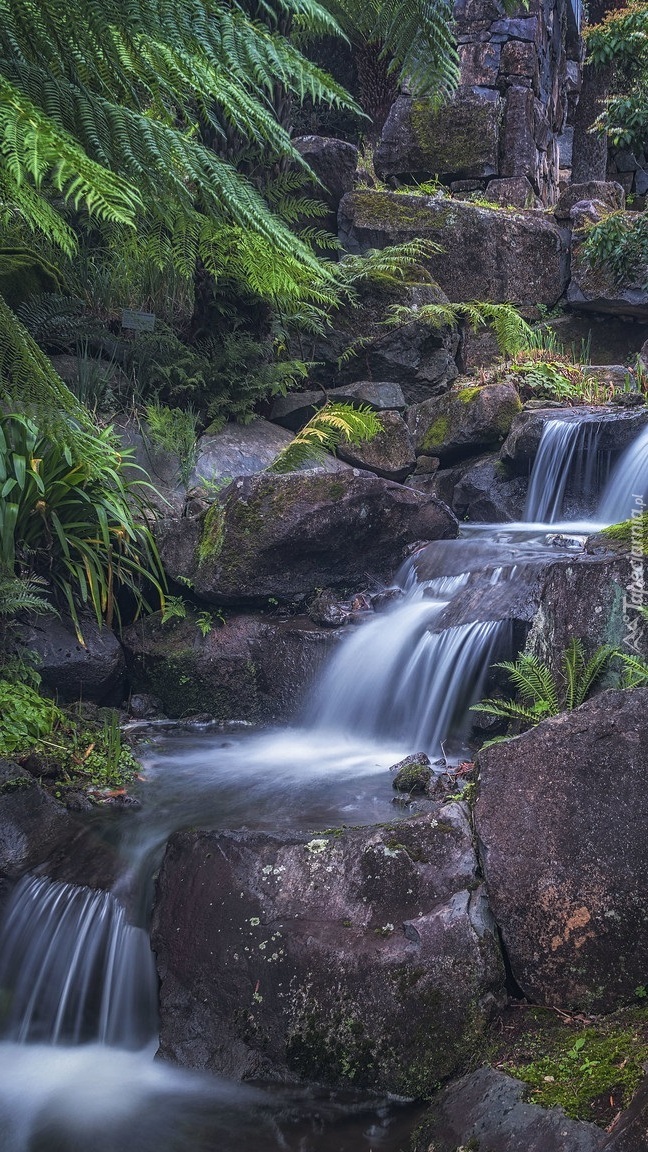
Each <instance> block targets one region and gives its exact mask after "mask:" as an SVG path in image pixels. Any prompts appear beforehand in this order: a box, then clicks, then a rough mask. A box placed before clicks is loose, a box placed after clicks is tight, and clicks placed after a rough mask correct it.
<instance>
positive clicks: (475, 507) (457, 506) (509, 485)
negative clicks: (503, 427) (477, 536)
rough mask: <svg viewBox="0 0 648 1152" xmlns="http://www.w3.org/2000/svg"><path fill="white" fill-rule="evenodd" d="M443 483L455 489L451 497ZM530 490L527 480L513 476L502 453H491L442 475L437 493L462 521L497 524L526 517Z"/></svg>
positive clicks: (452, 489)
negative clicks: (526, 502) (527, 498)
mask: <svg viewBox="0 0 648 1152" xmlns="http://www.w3.org/2000/svg"><path fill="white" fill-rule="evenodd" d="M442 485H444V486H445V485H449V486H450V488H451V492H448V495H447V498H446V496H445V495H443V491H444V488H442ZM526 492H527V485H526V482H525V481H524V480H522V478H521V477H519V476H514V477H512V478H511V477H509V475H508V474H507V469H506V468H505V466H504V465H503V464H502V462H501V460H500V459H499V458H498V456H496V455H492V454H491V455H488V456H484V457H482V458H481V459H479V460H476V461H470V463H469V464H468V465H463V466H462V465H459V466H458V467H456V468H453V469H451V470H449V471H446V472H444V473H443V475H439V489H438V492H437V495H438V496H439V497H440V499H441V500H445V502H446V503H447V504H448V505H449V506H450V508H452V511H453V512H454V514H455V516H456V517H457V519H458V520H471V521H474V522H476V523H479V524H497V523H501V522H506V521H509V522H510V521H515V520H521V519H522V514H523V512H524V504H525V501H526Z"/></svg>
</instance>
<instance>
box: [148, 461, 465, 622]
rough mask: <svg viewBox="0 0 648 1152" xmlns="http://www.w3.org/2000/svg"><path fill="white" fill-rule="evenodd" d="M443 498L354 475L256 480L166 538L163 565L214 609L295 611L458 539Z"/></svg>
mask: <svg viewBox="0 0 648 1152" xmlns="http://www.w3.org/2000/svg"><path fill="white" fill-rule="evenodd" d="M457 531H458V525H457V521H456V520H455V518H454V516H453V515H452V513H451V512H450V510H449V509H448V508H446V506H445V505H444V504H442V503H441V502H440V501H439V500H437V499H436V497H434V496H426V495H424V494H423V493H420V492H415V491H413V489H411V488H405V487H403V486H401V485H400V484H395V483H392V482H390V481H388V480H383V479H380V478H379V477H377V476H369V475H368V474H364V475H358V474H357V473H355V472H354V471H353V470H352V469H348V470H347V471H345V472H341V473H339V474H338V475H327V474H324V473H321V474H316V473H312V472H302V473H289V474H287V475H273V474H270V473H265V474H264V475H261V476H247V477H243V478H241V479H239V480H237V481H236V482H235V483H234V484H231V485H230V487H229V488H227V489H226V490H225V491H224V492H223V493H222V494H221V496H220V497H219V499H218V500H217V501H216V503H214V504H213V505H212V506H211V507H210V508H209V509H208V510H207V512H206V513H204V514H202V515H201V516H197V517H185V518H183V519H182V520H175V521H167V522H166V523H164V524H163V525H161V527H160V529H159V539H160V553H161V556H162V561H163V563H164V566H165V568H166V571H167V572H168V574H169V576H171V577H172V578H173V579H174V580H178V579H179V578H181V579H185V580H190V581H191V584H192V586H193V590H194V592H195V593H196V595H197V596H199V597H200V598H201V599H203V600H205V601H207V602H208V603H212V604H234V605H236V604H255V605H258V604H264V603H267V601H268V600H269V599H271V598H272V599H274V600H280V601H283V602H286V601H288V602H295V601H300V600H303V598H304V597H306V596H308V595H311V594H313V593H314V592H315V591H316V590H317V589H318V588H329V587H331V588H340V587H343V588H347V589H351V590H353V591H357V590H358V589H360V588H365V587H366V586H367V584H368V582H370V581H372V580H386V579H389V578H390V577H391V576H392V575H393V572H394V570H395V568H396V567H397V565H398V563H399V561H400V559H401V553H402V549H403V547H404V546H405V545H407V544H410V543H414V542H415V541H417V540H436V539H447V538H450V537H455V536H456V535H457Z"/></svg>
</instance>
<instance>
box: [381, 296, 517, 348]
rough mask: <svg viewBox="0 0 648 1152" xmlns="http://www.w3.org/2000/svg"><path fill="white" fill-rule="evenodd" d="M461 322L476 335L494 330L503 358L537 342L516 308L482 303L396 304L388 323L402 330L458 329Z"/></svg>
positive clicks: (477, 301) (510, 305)
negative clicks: (423, 327) (424, 327)
mask: <svg viewBox="0 0 648 1152" xmlns="http://www.w3.org/2000/svg"><path fill="white" fill-rule="evenodd" d="M460 321H461V322H463V323H465V324H467V325H468V326H469V327H470V328H471V329H472V330H473V331H475V330H476V329H478V328H481V327H484V326H489V327H491V328H492V329H493V331H494V333H495V337H496V339H497V343H498V345H499V349H500V352H501V353H502V355H503V356H515V355H516V354H517V353H519V352H520V351H521V350H522V348H524V347H526V346H528V345H529V342H530V341H532V339H533V329H532V328H531V327H530V325H529V324H527V322H526V320H524V319H523V317H522V316H521V315H520V313H519V312H518V310H517V308H514V306H513V305H512V304H489V303H487V302H484V301H480V300H473V301H470V302H468V303H464V304H451V303H447V304H424V305H422V306H421V307H417V308H411V307H407V306H406V305H402V304H395V305H393V306H392V308H391V309H390V317H389V320H388V323H389V324H391V325H395V326H398V327H401V326H403V325H405V324H415V323H419V324H421V323H423V324H429V325H430V327H432V328H441V327H443V326H444V325H448V326H450V327H454V325H456V324H458V323H459V322H460Z"/></svg>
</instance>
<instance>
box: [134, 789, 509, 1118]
mask: <svg viewBox="0 0 648 1152" xmlns="http://www.w3.org/2000/svg"><path fill="white" fill-rule="evenodd" d="M475 868H476V861H475V857H474V854H473V848H472V843H471V834H470V825H469V822H468V819H467V815H466V812H465V810H464V809H463V808H462V807H461V806H459V805H454V804H450V805H445V806H443V807H439V808H438V809H437V810H436V815H435V816H434V817H433V818H432V819H431V818H430V816H429V815H425V816H420V817H414V818H413V819H410V820H405V821H401V822H398V823H396V824H394V825H392V826H382V827H379V828H362V829H354V830H348V831H343V832H341V833H340V834H337V833H336V834H322V835H315V836H312V837H308V836H304V835H301V836H300V835H298V834H287V835H284V836H281V837H280V836H271V835H265V834H256V833H210V832H187V833H180V834H178V835H175V836H174V837H172V839H171V841H170V842H169V845H168V848H167V853H166V857H165V861H164V865H163V868H162V872H161V875H160V880H159V884H158V895H157V902H156V908H155V913H154V928H153V947H154V950H155V951H156V953H157V957H158V969H159V973H160V980H161V1000H160V1004H161V1052H162V1053H163V1055H164V1056H165V1057H167V1058H170V1059H173V1060H174V1061H177V1062H178V1063H180V1064H184V1065H188V1066H191V1067H198V1068H206V1069H210V1070H212V1071H215V1072H221V1073H224V1074H226V1075H229V1076H235V1077H243V1078H255V1077H259V1078H271V1079H277V1078H283V1079H287V1078H294V1077H298V1078H304V1079H315V1080H319V1081H323V1082H326V1083H332V1084H353V1086H354V1087H359V1086H360V1087H361V1086H367V1087H376V1088H379V1089H386V1090H389V1091H393V1092H398V1093H401V1094H404V1095H411V1096H417V1095H420V1094H425V1093H426V1092H427V1091H429V1087H430V1084H431V1083H432V1082H433V1081H434V1080H436V1079H437V1078H439V1077H444V1076H447V1075H449V1074H450V1073H451V1072H452V1070H453V1069H454V1068H456V1067H457V1066H458V1064H459V1063H460V1062H461V1060H462V1059H463V1058H464V1057H465V1055H466V1053H467V1051H468V1050H469V1049H470V1046H471V1044H472V1043H474V1041H475V1036H476V1035H477V1034H479V1033H480V1031H481V1030H482V1028H483V1027H484V1024H485V1022H486V1020H487V1018H488V1016H489V1014H490V1013H491V1011H492V1008H493V1006H494V1004H495V1003H496V1001H497V998H498V997H499V996H500V994H501V990H502V979H503V973H502V968H501V961H500V957H499V954H498V950H497V945H496V942H495V938H494V935H493V929H492V924H491V921H490V919H489V916H488V911H487V908H486V906H485V904H484V901H483V895H482V891H481V888H480V887H479V885H478V883H477V878H476V871H475Z"/></svg>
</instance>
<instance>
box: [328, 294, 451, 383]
mask: <svg viewBox="0 0 648 1152" xmlns="http://www.w3.org/2000/svg"><path fill="white" fill-rule="evenodd" d="M447 301H448V298H447V296H445V295H444V293H443V292H442V291H441V289H440V288H439V286H438V285H437V284H434V283H432V282H429V281H428V282H426V283H422V284H410V285H405V284H402V285H401V284H399V285H398V286H396V287H394V286H393V285H392V284H384V283H380V282H378V283H367V284H360V285H359V286H358V290H357V302H356V305H355V306H354V307H353V308H341V309H340V310H339V312H337V313H336V314H335V315H334V316H333V318H332V322H331V327H330V328H327V329H326V333H325V334H324V335H323V336H321V337H319V338H317V337H316V338H315V340H314V345H313V347H312V351H311V356H310V358H311V360H312V361H313V367H312V369H311V373H310V378H311V380H312V381H313V382H315V383H316V384H317V385H318V386H319V385H322V386H323V387H324V388H325V389H326V391H327V392H329V390H331V385H335V386H336V389H337V388H340V387H344V386H345V385H348V384H352V383H356V382H358V383H359V382H364V381H367V380H375V381H378V382H381V381H387V382H389V383H392V384H394V383H395V384H400V386H401V389H402V391H403V393H404V396H405V400H406V402H407V403H408V404H413V403H415V402H416V401H419V400H425V399H427V397H428V396H436V395H438V394H439V393H440V392H444V391H445V390H446V388H448V387H449V385H450V384H451V383H452V381H453V380H455V379H456V377H457V376H458V369H457V365H456V363H455V355H456V352H457V349H458V346H459V336H458V333H457V331H456V329H455V328H452V327H449V326H447V325H441V327H439V328H437V327H434V326H433V325H430V324H427V323H424V322H422V321H420V320H417V319H416V311H417V310H418V309H420V308H422V307H425V306H426V305H427V304H444V303H447ZM394 305H404V306H405V307H408V308H410V309H411V310H412V319H411V320H409V321H408V322H407V323H405V322H403V323H400V324H388V323H385V322H386V321H388V320H389V319H390V317H391V311H390V310H391V308H392V307H393V306H394ZM350 349H352V350H353V351H352V354H349V351H350ZM333 391H335V389H333Z"/></svg>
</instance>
